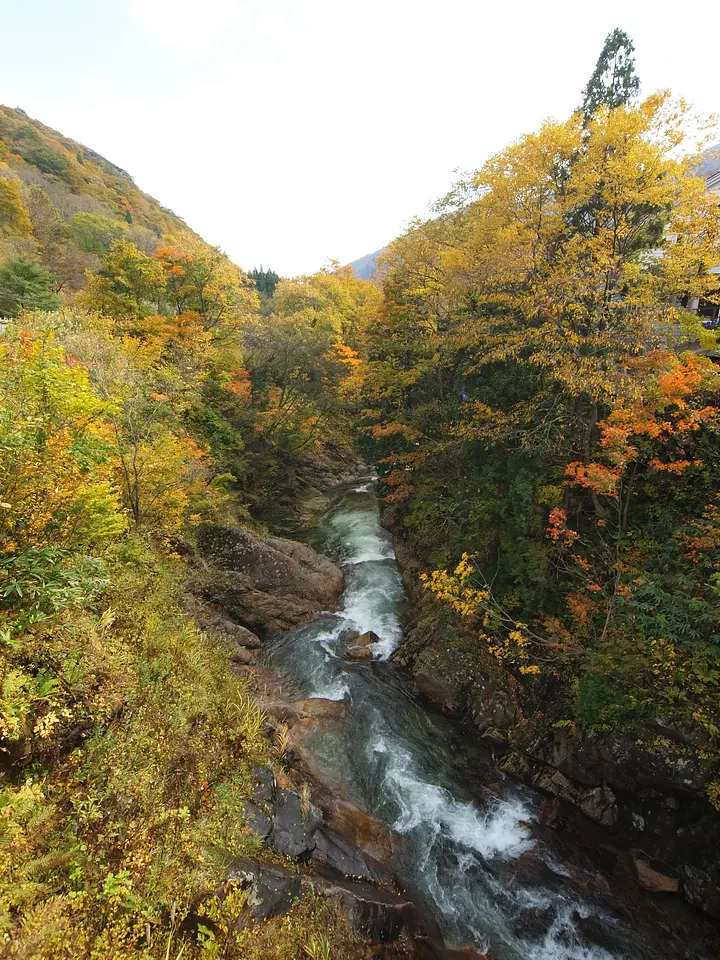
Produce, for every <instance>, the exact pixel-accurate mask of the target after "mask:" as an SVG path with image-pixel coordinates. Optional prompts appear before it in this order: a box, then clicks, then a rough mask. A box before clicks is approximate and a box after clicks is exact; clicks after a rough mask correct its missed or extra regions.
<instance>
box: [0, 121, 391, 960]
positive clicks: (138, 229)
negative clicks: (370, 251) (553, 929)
mask: <svg viewBox="0 0 720 960" xmlns="http://www.w3.org/2000/svg"><path fill="white" fill-rule="evenodd" d="M0 151H2V152H1V154H0V156H1V158H2V163H1V165H0V315H2V317H3V319H2V336H1V337H0V451H1V457H0V677H1V681H0V683H1V696H0V778H1V779H0V826H1V827H2V841H0V944H2V946H0V952H2V954H3V956H12V957H43V958H55V957H58V958H59V957H72V958H76V957H81V956H87V957H97V958H101V957H102V958H103V960H107V958H110V957H117V958H119V957H126V956H147V957H157V958H161V957H162V958H170V957H173V958H176V957H180V956H185V957H189V956H199V955H202V956H219V955H222V956H243V957H251V956H252V957H267V956H277V957H291V956H292V957H294V956H297V955H298V951H299V952H300V953H302V952H303V951H304V950H305V948H307V951H309V952H308V953H307V955H308V956H317V957H318V958H320V957H324V956H326V955H329V954H326V953H323V952H322V951H323V950H325V951H330V950H332V953H333V956H344V955H345V954H346V952H347V951H350V950H351V941H349V940H348V934H347V931H346V930H345V927H344V924H343V922H342V921H341V920H339V918H338V917H337V916H336V914H335V913H334V912H333V909H334V908H332V907H331V906H328V905H326V904H320V903H318V904H315V903H314V902H313V901H312V900H308V899H307V898H306V899H305V900H304V901H303V903H302V905H300V906H299V907H298V908H297V909H296V910H295V911H294V912H293V913H292V914H291V915H290V917H289V919H287V918H286V919H284V920H282V921H281V920H278V921H269V922H268V923H265V922H263V924H262V928H260V927H258V926H257V925H255V926H254V925H253V924H252V923H250V924H249V926H247V924H245V925H240V926H233V924H235V923H236V918H237V917H238V916H239V915H240V913H241V912H242V910H243V908H244V904H245V899H244V898H245V897H246V895H243V896H240V892H239V891H238V894H237V896H236V897H235V899H234V900H233V897H229V898H225V897H224V896H223V897H222V898H221V897H216V896H215V893H216V892H217V890H218V889H219V886H218V884H219V883H220V880H221V877H222V876H223V871H224V869H225V867H226V866H227V863H228V862H229V861H230V860H232V858H233V857H235V856H237V855H238V854H248V853H250V854H260V855H261V856H263V855H264V856H269V857H270V859H272V856H273V855H272V854H269V853H268V854H263V853H262V849H261V847H262V845H261V844H260V842H259V841H258V839H257V838H256V837H255V835H254V834H253V832H252V830H250V829H248V827H247V825H246V820H245V818H244V816H243V810H244V804H245V803H246V802H247V799H248V797H249V795H250V793H251V791H252V789H253V774H252V772H251V765H252V764H266V765H267V764H270V765H275V767H276V769H278V770H280V768H281V765H282V762H283V748H282V746H281V748H280V750H279V752H277V751H275V752H274V748H273V747H272V744H271V742H270V741H268V739H267V737H266V735H265V727H264V723H265V718H264V715H263V713H262V711H261V710H260V708H259V706H258V705H257V704H256V702H255V701H254V700H253V699H252V698H251V697H250V696H248V695H247V693H246V692H244V691H245V686H244V681H242V679H240V678H239V677H236V676H234V675H233V674H232V672H231V670H230V665H229V662H228V656H229V654H230V653H231V652H232V649H233V645H232V644H231V645H230V648H228V643H227V637H225V639H224V640H223V637H224V636H225V635H224V634H223V636H221V637H217V636H213V635H212V634H211V633H210V634H208V633H203V632H201V630H200V629H199V627H198V625H197V622H196V621H195V620H194V619H193V618H192V617H191V616H190V615H189V614H188V594H187V590H186V586H185V583H186V579H187V577H188V572H189V569H190V567H191V566H192V564H193V562H194V561H193V558H194V557H195V556H196V546H195V544H196V539H197V532H198V530H200V529H201V528H202V527H203V525H204V524H208V523H214V524H218V523H226V524H235V523H240V524H241V525H242V526H243V527H246V528H251V529H253V530H255V531H256V534H257V535H259V536H262V533H263V530H264V529H265V528H264V526H263V525H262V524H261V523H260V522H259V521H260V519H261V518H264V519H265V520H268V521H270V522H277V523H282V522H284V521H285V520H286V519H287V518H288V517H289V516H292V515H293V505H294V502H295V498H296V496H297V495H298V491H299V489H300V488H301V486H302V485H304V484H305V485H306V484H308V483H312V482H313V481H314V480H316V479H317V477H319V476H320V477H322V474H323V471H325V472H326V473H327V472H330V471H332V470H333V469H335V471H336V472H337V471H338V470H342V469H343V468H347V463H348V462H350V463H351V464H352V462H353V460H352V454H351V453H350V451H349V446H348V439H347V438H348V427H347V422H346V419H345V415H344V413H343V390H344V385H345V383H346V381H347V379H348V377H349V376H350V375H351V374H352V373H353V371H354V369H355V366H356V365H357V362H358V361H357V357H356V353H355V351H354V349H353V346H352V344H353V343H354V342H355V340H356V337H357V328H358V327H359V325H360V324H361V323H362V322H363V320H364V318H365V317H366V316H367V314H368V312H369V311H370V310H371V308H372V304H373V303H374V301H375V299H376V297H377V292H376V291H375V289H374V288H373V287H371V286H370V285H365V284H363V283H362V282H360V281H356V280H355V279H354V278H353V276H352V273H351V271H350V270H349V269H348V270H345V271H339V272H333V271H329V272H326V273H322V274H319V275H318V276H316V277H314V278H309V279H308V278H305V279H302V278H301V279H299V280H297V281H290V280H284V281H281V282H280V283H279V284H278V285H277V290H276V291H275V296H274V298H272V299H269V298H268V297H269V293H271V292H272V290H268V288H267V287H266V288H265V290H263V291H261V293H262V310H261V298H260V296H259V294H258V292H257V291H256V288H255V283H254V281H253V280H252V279H251V278H249V277H248V276H246V275H245V274H244V273H243V271H242V270H240V269H239V268H238V267H237V266H235V265H234V264H233V263H231V262H230V260H229V259H228V258H227V257H226V256H225V255H224V254H223V253H222V252H221V251H220V250H218V249H216V248H213V247H210V246H209V245H208V244H206V243H205V242H204V241H202V240H201V239H200V238H199V237H198V236H197V235H196V234H194V233H192V232H191V231H190V230H189V229H188V228H187V227H186V226H185V224H184V223H183V221H182V220H180V218H178V217H176V216H175V215H174V214H172V213H170V212H169V211H166V210H164V209H163V208H161V207H160V206H159V205H158V204H157V203H156V202H155V201H154V200H152V199H151V198H149V197H147V196H146V195H144V194H143V193H142V192H141V191H140V190H138V189H137V187H135V185H134V184H133V182H132V180H131V178H130V177H129V176H128V175H127V174H126V173H124V172H123V171H121V170H119V169H117V168H116V167H114V166H113V165H112V164H110V163H109V162H107V161H105V160H104V159H103V158H101V157H99V156H97V155H96V154H94V153H93V152H92V151H90V150H88V149H86V148H85V147H82V146H80V145H79V144H75V143H73V142H72V141H70V140H67V139H65V138H64V137H61V136H59V135H58V134H55V133H54V132H52V131H50V130H48V129H47V128H45V127H43V126H42V125H41V124H39V123H37V122H36V121H32V120H30V119H29V118H27V117H26V116H25V115H24V114H22V112H21V111H13V110H8V109H3V111H2V114H1V115H0ZM271 279H272V280H273V286H274V284H275V283H276V282H277V280H278V278H277V276H276V275H275V276H273V277H271ZM275 856H276V859H277V855H275ZM189 918H191V919H189ZM333 930H335V931H336V932H335V933H333ZM190 933H192V938H191V940H192V942H191V941H187V940H186V937H187V936H188V935H189V934H190ZM356 949H357V950H359V951H360V953H362V948H361V947H357V948H356ZM313 950H317V951H319V952H318V953H317V954H316V953H313ZM220 951H222V953H221V952H220ZM338 951H339V952H338ZM353 955H360V954H358V953H357V952H356V953H355V954H353Z"/></svg>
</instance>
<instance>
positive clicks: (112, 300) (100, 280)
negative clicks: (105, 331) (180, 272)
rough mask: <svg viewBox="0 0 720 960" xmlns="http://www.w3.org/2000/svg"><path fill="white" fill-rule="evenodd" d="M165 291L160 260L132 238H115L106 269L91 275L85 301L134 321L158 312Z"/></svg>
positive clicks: (100, 309)
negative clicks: (139, 248) (139, 247)
mask: <svg viewBox="0 0 720 960" xmlns="http://www.w3.org/2000/svg"><path fill="white" fill-rule="evenodd" d="M164 293H165V277H164V274H163V270H162V267H161V266H160V264H159V263H157V262H156V261H155V260H153V259H152V257H149V256H148V255H147V254H146V253H143V252H142V251H141V250H138V248H137V247H136V246H135V244H134V243H130V241H128V240H114V241H113V242H112V243H111V245H110V250H109V252H108V254H107V255H106V256H105V258H104V259H103V267H102V270H101V271H100V272H99V273H98V274H96V275H94V276H92V277H90V278H89V281H88V286H87V290H86V291H85V293H84V294H83V297H82V299H83V301H84V303H85V304H86V305H87V306H89V307H90V308H91V309H93V310H99V311H100V312H102V313H107V314H108V315H109V316H111V317H114V318H115V319H117V320H123V321H132V320H137V319H139V318H142V317H147V316H149V315H150V314H152V313H155V312H157V308H158V304H159V302H160V300H161V299H162V297H163V295H164Z"/></svg>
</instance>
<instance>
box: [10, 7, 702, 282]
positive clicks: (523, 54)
mask: <svg viewBox="0 0 720 960" xmlns="http://www.w3.org/2000/svg"><path fill="white" fill-rule="evenodd" d="M27 7H31V8H32V10H31V11H28V9H27ZM27 7H26V5H25V4H23V5H22V6H21V4H20V3H17V2H14V0H0V12H2V23H3V49H4V51H5V50H6V49H8V48H10V49H11V51H12V52H11V54H10V56H9V57H4V68H3V65H0V71H2V73H1V74H0V76H1V79H2V87H0V90H2V91H3V92H2V95H1V96H0V100H2V101H3V102H5V103H7V104H8V105H9V106H16V105H19V106H22V107H23V108H24V109H25V110H26V111H27V112H28V113H29V114H30V115H31V116H35V117H37V118H38V119H40V120H42V121H43V122H45V123H47V124H49V125H50V126H53V127H55V128H56V129H59V130H60V131H61V132H62V133H63V134H65V135H67V136H70V137H73V138H75V139H76V140H79V141H81V142H82V143H85V144H86V145H87V146H90V147H92V148H94V149H96V150H98V151H99V152H100V153H102V154H104V155H105V156H106V157H107V158H108V159H109V160H112V161H113V162H115V163H118V164H119V165H120V166H122V167H124V168H125V169H127V170H128V171H129V172H130V173H131V174H132V175H133V177H134V178H135V180H136V182H137V183H138V185H139V186H140V187H141V188H142V189H144V190H146V191H147V192H148V193H151V194H152V195H153V196H155V197H156V198H157V199H158V200H159V201H160V202H161V203H162V204H163V205H165V206H168V207H171V208H172V209H173V210H175V212H176V213H178V214H179V215H180V216H182V217H184V218H185V220H186V221H187V222H188V223H189V224H190V225H191V226H192V227H193V228H194V229H195V230H197V231H198V232H199V233H200V234H201V235H202V236H204V237H205V239H207V240H208V241H210V242H211V243H216V244H219V245H220V246H222V247H223V248H224V249H225V250H227V252H228V253H229V254H230V256H231V257H232V258H233V259H234V260H236V261H237V262H238V263H240V264H241V265H242V266H243V267H245V268H246V269H249V268H251V267H253V266H256V265H260V264H263V265H264V266H266V267H273V268H274V269H276V270H277V271H278V272H280V273H281V274H283V275H285V276H287V275H291V274H295V273H300V272H310V271H313V270H315V269H317V268H319V267H320V266H322V265H323V263H324V262H325V261H326V260H327V258H329V257H333V258H337V259H338V260H340V261H341V262H348V261H349V260H353V259H356V258H358V257H360V256H362V255H363V254H365V253H370V252H372V251H373V250H376V249H377V248H378V247H380V246H382V245H383V244H384V243H386V242H387V241H388V240H390V239H392V237H394V236H395V235H397V233H398V232H400V231H401V230H402V228H403V226H404V225H405V224H406V223H407V221H408V220H410V219H411V218H412V217H413V216H414V215H418V214H420V215H422V214H423V213H424V212H425V211H426V209H427V204H428V203H429V202H430V201H432V200H433V199H435V198H436V197H437V196H438V195H440V194H442V193H444V192H445V191H446V189H447V188H448V186H449V185H450V183H451V182H452V180H453V178H454V177H453V174H454V171H455V170H456V169H458V168H460V169H470V168H475V167H478V166H480V165H481V164H482V162H483V161H484V160H485V159H486V158H487V157H488V156H489V155H490V154H491V153H493V152H495V151H496V150H498V149H500V148H502V147H503V146H504V145H505V144H507V143H509V142H510V141H512V140H513V139H515V138H516V137H518V136H519V135H521V134H522V133H525V132H528V131H530V130H533V129H535V128H537V127H538V125H539V124H540V123H541V122H542V120H543V119H544V118H546V117H556V118H563V117H565V116H567V115H568V114H569V113H570V112H571V111H572V109H573V108H575V107H576V106H577V105H578V104H579V102H580V92H581V89H582V87H583V86H584V84H585V83H586V81H587V79H588V77H589V75H590V73H591V72H592V69H593V67H594V65H595V61H596V59H597V56H598V54H599V52H600V49H601V47H602V43H603V40H604V38H605V36H606V34H607V33H608V32H609V31H610V30H612V29H613V28H614V27H615V26H620V27H622V28H623V29H625V30H626V31H627V32H628V33H629V34H630V36H631V37H632V38H633V40H634V42H635V47H636V57H637V69H638V73H639V74H640V77H641V80H642V82H643V91H644V92H650V91H652V90H655V89H657V88H658V87H669V88H670V89H672V90H673V92H676V93H680V94H683V95H684V96H686V97H688V98H689V99H691V100H693V101H695V103H696V105H697V106H698V107H699V108H701V109H702V110H704V111H707V112H710V111H713V110H715V109H717V108H720V64H719V63H718V52H717V49H718V36H719V33H720V31H719V29H718V28H720V6H719V5H716V4H710V3H707V4H702V5H699V4H695V5H693V6H692V7H691V6H690V5H688V8H687V12H686V11H685V8H683V7H682V5H678V4H677V3H674V4H673V5H672V6H671V5H670V4H667V3H665V2H664V0H654V2H646V0H625V2H615V0H608V2H605V3H601V4H592V5H590V4H587V3H582V2H578V0H575V2H566V0H558V2H546V3H529V2H526V0H514V2H510V0H504V2H503V0H496V2H494V3H486V2H481V0H476V2H467V0H435V2H432V3H431V2H426V0H415V2H410V0H384V2H380V0H365V2H364V3H362V4H360V3H358V4H349V3H347V2H343V0H265V2H261V0H117V2H116V3H114V4H105V3H104V2H103V0H65V2H63V3H58V2H56V0H35V2H34V3H32V4H30V3H28V4H27ZM105 8H106V9H105Z"/></svg>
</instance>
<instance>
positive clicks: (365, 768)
mask: <svg viewBox="0 0 720 960" xmlns="http://www.w3.org/2000/svg"><path fill="white" fill-rule="evenodd" d="M309 539H311V542H312V543H313V546H315V547H316V549H319V550H321V551H322V552H324V553H326V554H328V555H330V556H332V557H334V558H335V559H336V560H337V561H338V562H340V563H341V564H342V566H343V567H344V571H345V591H344V595H343V599H342V605H341V608H340V610H339V611H338V612H336V613H332V614H326V615H323V616H321V617H319V618H318V619H316V620H314V621H313V622H312V623H309V624H304V625H302V626H300V627H297V628H295V629H294V630H292V631H290V632H288V633H286V634H282V635H280V636H277V637H275V638H273V640H272V641H271V643H270V645H269V648H268V651H267V653H266V660H267V663H268V665H269V666H271V667H272V668H273V669H274V670H275V671H277V672H278V673H279V674H280V675H281V676H282V677H283V679H284V680H285V681H286V682H287V683H289V684H290V686H291V687H292V688H293V690H294V692H295V693H296V694H297V696H298V698H307V697H325V698H329V699H333V700H341V699H345V700H347V701H348V703H349V710H348V715H347V720H346V722H345V723H344V724H343V725H328V727H327V729H324V730H323V731H322V732H321V733H319V734H317V735H316V736H315V738H314V739H313V740H312V741H310V744H309V745H310V747H311V749H312V750H313V752H314V753H315V754H316V756H317V757H318V758H319V760H320V762H321V764H322V765H323V766H324V767H325V768H326V770H327V771H328V773H329V774H330V775H332V776H333V777H334V778H335V779H336V780H338V781H340V782H341V783H342V784H343V788H344V789H345V791H346V793H347V794H348V795H349V796H350V797H351V798H352V799H354V800H355V801H356V802H357V803H358V804H360V805H361V806H362V807H363V808H364V809H366V810H367V811H368V812H369V813H370V814H372V815H373V816H374V817H375V818H376V819H377V820H378V821H380V822H381V823H383V824H384V825H386V826H387V827H389V828H390V829H391V830H392V831H394V832H395V833H396V834H398V835H399V836H400V838H401V840H400V842H399V843H398V844H397V845H396V846H397V851H396V853H395V855H394V861H393V864H392V866H393V868H394V869H395V871H396V873H397V874H398V876H399V878H400V879H401V881H402V882H403V883H404V884H406V885H407V886H408V889H411V890H412V889H414V890H416V891H418V892H419V893H420V894H421V896H422V897H423V899H424V900H425V902H426V903H427V904H428V905H429V907H430V909H431V910H432V912H433V913H434V915H435V918H436V919H437V921H438V922H439V923H440V926H441V927H442V929H443V932H444V934H445V936H446V939H447V941H448V943H450V944H455V945H460V944H473V945H475V946H476V947H477V948H479V949H480V950H486V949H491V950H492V956H493V958H497V960H620V958H624V960H646V958H647V960H649V958H653V960H657V958H658V957H664V956H667V955H669V954H666V953H664V952H663V947H662V944H663V940H662V936H660V935H659V931H657V930H653V929H652V921H649V922H648V921H646V922H643V921H642V920H640V919H637V917H636V915H635V913H634V908H633V906H632V905H630V904H624V903H623V899H622V896H617V895H615V896H614V897H613V896H610V895H607V891H606V895H604V896H603V895H602V894H601V893H597V892H596V891H595V890H593V887H592V883H591V882H582V880H581V882H578V874H579V875H580V876H581V878H582V877H585V878H587V880H590V878H591V877H592V876H593V870H594V869H595V868H594V867H593V866H592V865H590V866H589V867H588V865H587V864H586V863H584V860H583V857H584V854H583V855H582V856H580V855H579V860H578V863H579V866H577V867H570V868H568V866H567V863H568V859H567V851H566V850H563V854H562V855H561V854H560V853H558V849H560V848H562V838H561V837H558V836H555V835H554V833H553V831H552V830H549V829H547V828H545V827H543V826H542V824H541V822H540V809H541V804H542V802H543V801H542V797H540V796H539V795H538V794H537V793H536V792H534V791H532V790H531V789H530V788H524V787H522V786H521V785H518V784H516V783H514V782H512V781H511V780H509V779H508V778H503V777H502V774H500V773H499V772H498V771H497V770H496V769H495V768H494V766H493V764H492V760H491V757H490V756H489V754H488V753H487V752H486V751H485V750H484V749H483V747H482V745H479V744H477V743H475V742H474V741H473V740H472V738H470V737H467V736H463V735H462V733H461V731H460V730H459V729H458V728H457V727H456V726H455V725H454V724H453V723H452V722H451V721H450V720H448V719H447V718H445V717H443V716H441V715H439V714H437V713H435V712H432V711H428V710H427V709H426V708H425V707H423V706H422V705H421V704H419V703H418V702H417V701H415V700H414V699H413V697H412V696H410V694H409V693H408V692H407V690H406V689H405V687H404V685H403V683H402V681H401V678H400V677H399V676H398V674H397V673H396V671H395V670H394V668H393V667H392V666H391V665H389V664H387V663H385V661H386V660H387V658H388V657H389V656H390V654H391V653H392V651H393V650H394V649H395V647H396V646H397V644H398V643H399V642H400V639H401V637H402V621H403V606H404V604H405V602H406V600H405V595H404V590H403V584H402V580H401V577H400V573H399V571H398V568H397V564H396V562H395V555H394V551H393V547H392V541H391V537H390V534H389V533H388V531H386V530H385V529H383V527H382V526H381V524H380V516H379V507H378V502H377V497H376V494H375V490H374V483H373V482H372V481H367V482H363V483H359V484H357V485H356V486H355V487H354V488H353V489H351V490H349V491H348V492H346V493H345V494H344V495H343V496H342V498H340V499H339V500H338V502H337V503H336V504H335V505H334V506H333V507H332V508H331V509H330V510H329V511H328V512H327V513H326V514H325V515H324V516H323V517H322V518H321V519H320V521H319V523H318V524H317V526H316V527H315V528H314V529H313V530H312V531H311V534H310V535H309ZM367 630H372V631H373V632H374V633H375V634H377V635H378V637H379V638H380V640H379V642H378V643H377V644H376V645H375V649H374V656H375V660H374V661H373V662H357V661H349V660H346V659H344V658H343V649H344V646H345V644H346V643H347V640H348V637H349V636H352V635H353V632H360V633H363V632H365V631H367ZM497 784H500V785H501V790H498V789H497ZM496 794H497V795H496ZM673 955H674V954H673ZM684 955H685V956H687V957H688V958H690V957H693V958H695V957H697V958H700V957H705V956H706V954H704V953H702V952H701V953H695V952H692V950H690V951H689V952H687V953H685V954H684Z"/></svg>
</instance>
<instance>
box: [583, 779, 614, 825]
mask: <svg viewBox="0 0 720 960" xmlns="http://www.w3.org/2000/svg"><path fill="white" fill-rule="evenodd" d="M577 805H578V807H580V809H581V810H582V812H583V813H584V814H585V816H586V817H590V819H591V820H595V821H596V822H597V823H601V824H602V825H603V826H604V827H612V826H613V825H614V824H615V823H617V818H618V809H617V801H616V799H615V794H614V793H613V792H612V790H610V788H609V787H595V788H594V789H592V790H585V791H581V792H580V793H579V795H578V799H577Z"/></svg>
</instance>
